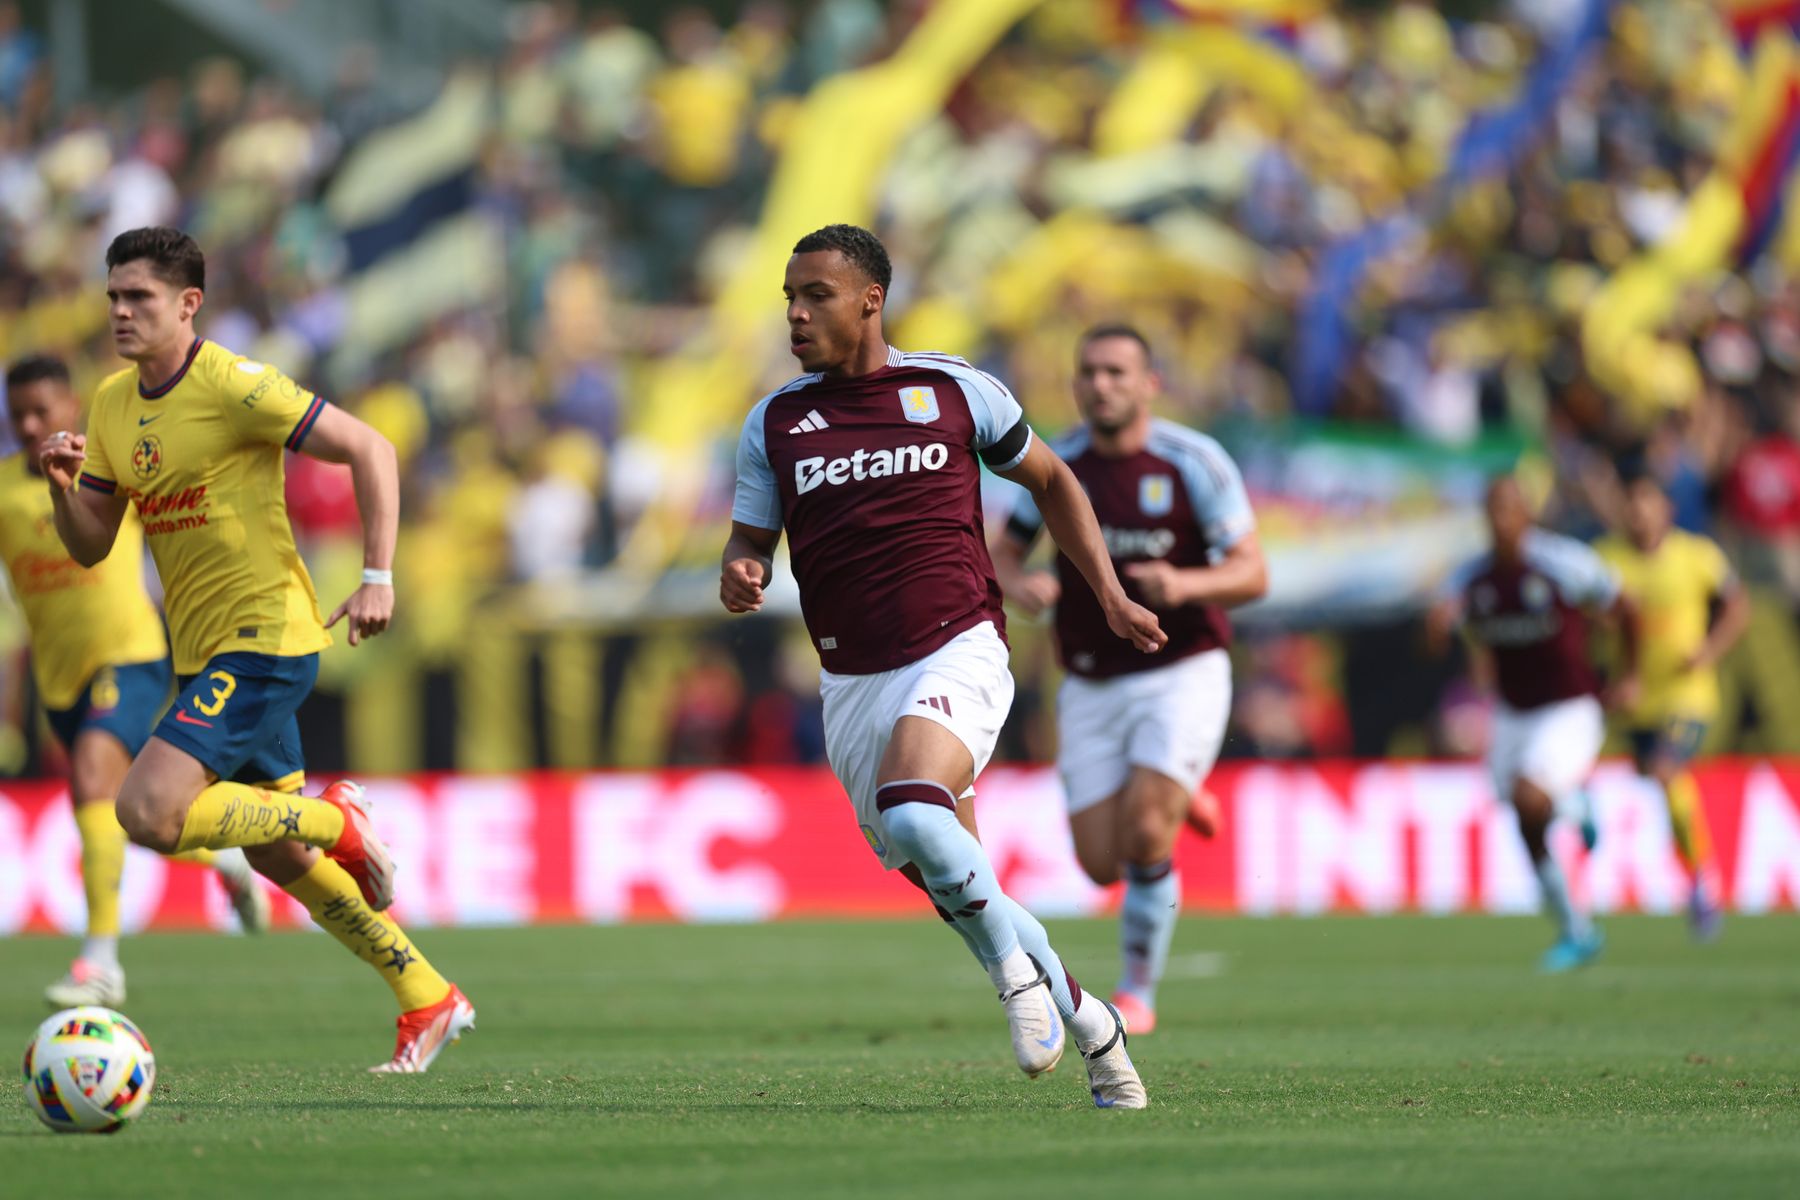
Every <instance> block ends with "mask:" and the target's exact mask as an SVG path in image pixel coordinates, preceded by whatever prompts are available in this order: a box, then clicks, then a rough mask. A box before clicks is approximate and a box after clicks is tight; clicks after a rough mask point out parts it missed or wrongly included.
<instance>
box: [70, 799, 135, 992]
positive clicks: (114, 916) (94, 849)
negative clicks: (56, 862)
mask: <svg viewBox="0 0 1800 1200" xmlns="http://www.w3.org/2000/svg"><path fill="white" fill-rule="evenodd" d="M75 828H76V829H77V830H79V831H80V833H81V888H82V891H83V892H84V893H86V895H87V941H86V942H85V943H83V945H82V948H81V957H83V958H85V959H89V960H92V961H100V962H108V963H111V962H117V961H118V954H119V950H118V944H119V880H120V878H121V877H122V876H123V875H124V872H125V846H126V838H125V830H124V828H123V827H122V826H121V825H120V824H119V818H118V815H117V814H116V813H115V812H114V811H113V802H112V801H111V800H110V799H109V800H90V801H88V802H87V803H85V804H78V805H76V806H75Z"/></svg>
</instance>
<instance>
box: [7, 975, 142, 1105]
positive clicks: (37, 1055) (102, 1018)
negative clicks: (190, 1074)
mask: <svg viewBox="0 0 1800 1200" xmlns="http://www.w3.org/2000/svg"><path fill="white" fill-rule="evenodd" d="M155 1086H156V1056H155V1055H154V1054H152V1053H150V1042H149V1040H148V1039H146V1038H145V1037H144V1035H143V1033H142V1031H140V1030H139V1029H138V1027H137V1026H136V1025H133V1024H132V1023H131V1022H130V1020H128V1019H127V1018H126V1017H125V1016H124V1015H123V1014H121V1013H116V1012H114V1011H113V1010H112V1009H110V1008H100V1007H98V1006H91V1005H90V1006H84V1007H82V1008H70V1009H65V1010H64V1011H62V1012H59V1013H57V1014H56V1015H55V1016H53V1017H51V1018H50V1019H49V1020H47V1021H45V1022H44V1023H43V1024H42V1025H39V1026H38V1028H37V1033H35V1034H33V1035H32V1038H31V1044H30V1045H28V1046H26V1047H25V1100H26V1103H28V1104H30V1105H31V1111H32V1112H34V1113H36V1114H37V1119H38V1120H40V1121H42V1122H43V1123H44V1124H46V1125H48V1126H49V1127H50V1128H52V1129H54V1130H56V1131H57V1132H58V1133H112V1132H114V1131H116V1130H119V1129H123V1128H124V1127H125V1125H126V1123H127V1122H129V1121H131V1120H132V1119H134V1118H135V1117H137V1116H138V1114H140V1113H142V1112H143V1111H144V1109H145V1107H146V1106H148V1105H149V1103H150V1089H151V1088H153V1087H155Z"/></svg>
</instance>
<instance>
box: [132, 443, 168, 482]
mask: <svg viewBox="0 0 1800 1200" xmlns="http://www.w3.org/2000/svg"><path fill="white" fill-rule="evenodd" d="M162 464H163V451H162V439H161V438H159V437H157V436H156V435H155V434H154V433H146V434H145V435H144V436H143V437H141V438H139V439H138V441H137V445H136V446H134V447H133V448H132V451H131V470H132V473H133V474H135V475H136V476H137V477H138V478H139V479H141V480H143V481H144V482H146V483H148V482H149V481H150V480H152V479H155V478H156V476H157V475H158V473H160V472H161V471H162Z"/></svg>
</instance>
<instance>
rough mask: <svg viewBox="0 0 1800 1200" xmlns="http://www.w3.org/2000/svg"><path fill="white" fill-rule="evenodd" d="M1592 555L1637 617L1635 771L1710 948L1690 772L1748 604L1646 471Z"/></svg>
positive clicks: (1707, 865)
mask: <svg viewBox="0 0 1800 1200" xmlns="http://www.w3.org/2000/svg"><path fill="white" fill-rule="evenodd" d="M1596 549H1598V550H1599V551H1600V555H1601V557H1602V558H1604V559H1605V560H1606V561H1607V562H1608V563H1609V564H1611V566H1612V568H1613V569H1614V570H1615V571H1617V572H1618V574H1619V578H1620V580H1621V581H1622V583H1623V584H1624V588H1625V594H1626V595H1627V596H1629V597H1631V600H1632V602H1633V603H1634V604H1635V605H1636V606H1637V610H1638V612H1639V613H1640V614H1641V616H1642V620H1643V625H1644V642H1643V690H1642V692H1641V694H1640V695H1639V696H1638V697H1637V699H1636V701H1635V702H1634V703H1633V704H1632V705H1631V706H1630V707H1629V708H1627V709H1626V711H1625V713H1624V717H1625V726H1626V732H1627V734H1628V736H1629V737H1630V739H1631V753H1632V757H1633V759H1634V760H1635V762H1636V763H1637V769H1638V771H1639V772H1640V773H1641V774H1643V775H1644V776H1646V777H1647V778H1649V779H1652V780H1654V781H1655V782H1656V784H1657V786H1658V787H1660V788H1661V789H1662V793H1663V797H1664V799H1665V800H1666V801H1667V803H1668V806H1669V827H1670V829H1671V831H1672V832H1673V833H1674V835H1675V852H1676V854H1677V855H1678V856H1679V857H1680V859H1681V862H1682V865H1683V866H1685V867H1686V868H1687V871H1688V878H1689V881H1690V883H1691V885H1692V886H1691V890H1690V892H1689V894H1688V920H1689V923H1690V925H1691V927H1692V929H1693V931H1694V936H1695V937H1696V938H1699V939H1700V940H1701V941H1711V940H1712V939H1713V938H1715V937H1717V936H1718V934H1719V927H1720V923H1721V920H1722V907H1721V900H1722V898H1721V896H1720V884H1719V876H1718V867H1717V865H1716V864H1715V862H1714V859H1713V850H1712V834H1711V831H1710V830H1709V829H1708V828H1707V823H1706V812H1705V810H1703V809H1702V808H1701V807H1700V785H1699V783H1698V782H1697V781H1696V780H1695V779H1694V774H1693V772H1692V771H1690V770H1689V769H1688V765H1689V763H1690V762H1691V761H1692V760H1693V757H1694V755H1695V754H1697V753H1699V750H1700V744H1701V742H1703V741H1704V740H1705V739H1706V727H1707V725H1708V724H1710V723H1711V722H1712V720H1713V718H1714V717H1716V716H1717V715H1718V710H1719V676H1718V671H1717V664H1718V662H1719V659H1721V658H1722V657H1724V655H1725V652H1726V651H1727V650H1729V649H1731V647H1732V645H1733V643H1735V642H1736V641H1737V639H1738V638H1739V637H1740V636H1742V634H1743V632H1744V629H1745V627H1746V626H1748V625H1749V623H1750V597H1749V596H1748V595H1747V594H1746V593H1745V591H1744V588H1743V585H1742V584H1740V583H1739V582H1738V579H1737V574H1736V572H1734V571H1733V570H1732V569H1731V563H1730V562H1729V561H1728V560H1727V559H1726V557H1725V552H1724V551H1723V550H1721V549H1719V547H1718V544H1717V543H1715V542H1713V541H1712V539H1710V538H1705V537H1702V536H1700V535H1699V534H1697V533H1689V532H1687V531H1686V530H1684V529H1676V528H1674V509H1673V506H1672V505H1671V504H1670V503H1669V497H1668V494H1667V493H1665V492H1664V491H1663V489H1662V486H1661V485H1660V484H1659V483H1657V481H1656V478H1655V476H1653V475H1650V474H1647V473H1638V472H1633V473H1632V474H1631V475H1630V477H1629V478H1628V479H1627V481H1626V517H1625V533H1624V536H1622V537H1609V538H1605V539H1603V540H1602V541H1601V542H1600V543H1599V545H1598V546H1597V547H1596ZM1715 612H1716V613H1717V617H1716V619H1715V618H1714V613H1715Z"/></svg>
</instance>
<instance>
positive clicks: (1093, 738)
mask: <svg viewBox="0 0 1800 1200" xmlns="http://www.w3.org/2000/svg"><path fill="white" fill-rule="evenodd" d="M1230 717H1231V655H1230V654H1229V653H1228V652H1227V651H1225V650H1207V651H1205V652H1204V653H1201V654H1195V655H1191V656H1189V657H1187V658H1184V659H1182V660H1180V661H1179V662H1173V663H1170V664H1169V665H1168V666H1166V667H1156V668H1154V669H1152V670H1149V671H1135V672H1133V673H1132V674H1130V675H1119V676H1116V677H1114V678H1112V679H1083V678H1081V677H1080V676H1079V675H1070V676H1068V677H1067V678H1066V679H1064V680H1063V685H1062V689H1061V690H1060V691H1059V692H1058V693H1057V699H1056V725H1057V731H1058V741H1059V743H1060V748H1059V750H1058V753H1057V762H1056V765H1057V768H1058V769H1059V770H1060V771H1061V772H1062V779H1063V790H1064V792H1065V793H1067V796H1068V802H1069V812H1070V813H1078V812H1081V811H1082V810H1083V809H1087V808H1092V807H1093V806H1094V805H1096V804H1098V803H1100V801H1102V800H1104V799H1106V798H1107V797H1108V796H1110V795H1112V794H1113V793H1115V792H1117V791H1118V790H1119V789H1120V788H1122V787H1124V786H1125V780H1126V778H1127V777H1128V776H1130V774H1131V769H1132V768H1133V767H1148V768H1149V769H1150V770H1152V771H1155V772H1157V773H1158V774H1161V775H1166V776H1168V777H1169V778H1170V779H1173V780H1174V781H1175V782H1176V783H1178V784H1180V785H1181V786H1182V788H1183V789H1184V790H1185V791H1187V792H1188V793H1189V794H1192V793H1193V792H1194V790H1195V789H1196V788H1198V787H1199V786H1200V783H1201V781H1202V780H1204V779H1205V778H1206V776H1207V773H1208V772H1210V771H1211V770H1212V768H1213V763H1215V762H1217V761H1218V758H1219V747H1220V746H1222V745H1224V743H1225V723H1226V721H1227V720H1229V719H1230Z"/></svg>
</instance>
